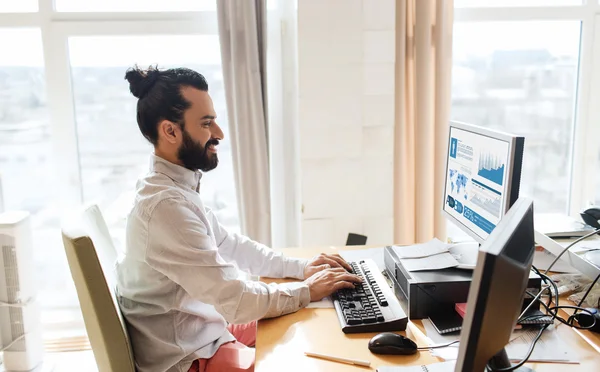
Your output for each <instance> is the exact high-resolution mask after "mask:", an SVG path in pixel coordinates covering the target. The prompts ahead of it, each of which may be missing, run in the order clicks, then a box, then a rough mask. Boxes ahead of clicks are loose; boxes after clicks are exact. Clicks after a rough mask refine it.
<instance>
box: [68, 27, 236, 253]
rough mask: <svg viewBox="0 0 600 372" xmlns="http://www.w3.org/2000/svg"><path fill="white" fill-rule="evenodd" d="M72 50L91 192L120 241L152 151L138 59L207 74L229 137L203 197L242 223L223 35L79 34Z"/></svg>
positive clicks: (85, 178) (85, 176)
mask: <svg viewBox="0 0 600 372" xmlns="http://www.w3.org/2000/svg"><path fill="white" fill-rule="evenodd" d="M191 45H193V46H194V47H193V48H190V46H191ZM69 50H70V59H71V71H72V80H73V89H74V98H75V113H76V121H77V133H78V141H79V152H80V163H81V176H82V182H83V194H84V199H85V201H86V202H95V203H98V204H99V205H100V207H101V209H102V210H103V212H104V213H105V217H106V219H107V223H108V224H109V228H110V230H111V233H112V234H113V235H114V236H115V238H117V239H118V240H119V241H118V244H121V243H122V242H120V240H121V239H122V238H123V234H124V228H125V217H126V214H127V212H129V210H128V209H129V208H130V206H131V200H132V199H131V198H132V195H133V193H134V192H135V185H136V181H137V179H138V178H139V177H140V176H142V175H143V174H145V173H146V172H147V171H148V159H149V155H150V153H151V152H152V147H151V145H150V144H149V143H148V142H147V141H146V139H145V138H144V137H143V136H142V135H141V133H140V130H139V128H138V125H137V122H136V103H137V99H136V98H135V97H133V96H132V95H131V93H130V92H129V86H128V83H127V81H125V80H124V76H125V71H126V70H127V68H129V67H131V66H133V65H135V64H138V65H139V66H144V67H145V66H149V65H151V64H152V65H155V64H158V65H159V67H160V68H170V67H189V68H191V69H194V70H196V71H198V72H200V73H202V74H203V75H204V76H205V77H206V79H207V81H208V84H209V92H210V94H211V97H212V99H213V102H214V106H215V110H216V111H217V115H218V121H219V124H220V126H221V127H222V128H223V131H224V132H225V140H224V141H222V142H221V145H220V146H219V160H220V162H219V166H218V167H217V168H216V169H215V170H213V171H210V172H208V173H206V174H205V175H204V177H203V178H202V189H201V197H202V199H203V201H204V202H205V204H206V205H207V206H208V207H210V208H212V209H213V210H214V211H216V213H217V216H218V217H219V219H220V221H221V223H223V224H224V225H225V226H227V227H229V228H230V229H231V230H232V231H239V221H238V212H237V204H236V195H235V186H234V180H233V166H232V158H231V144H230V142H229V141H228V130H227V127H228V125H227V111H226V107H225V94H224V85H223V76H222V70H221V60H220V49H219V39H218V36H217V35H213V36H207V35H189V36H187V35H182V36H101V37H72V38H70V39H69Z"/></svg>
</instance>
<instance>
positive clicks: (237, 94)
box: [217, 0, 271, 245]
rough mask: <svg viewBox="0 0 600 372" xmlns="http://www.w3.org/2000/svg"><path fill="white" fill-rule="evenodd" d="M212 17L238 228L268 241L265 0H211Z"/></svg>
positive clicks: (264, 242)
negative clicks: (214, 13)
mask: <svg viewBox="0 0 600 372" xmlns="http://www.w3.org/2000/svg"><path fill="white" fill-rule="evenodd" d="M217 18H218V22H219V41H220V44H221V59H222V65H223V81H224V83H225V98H226V101H227V118H228V120H229V136H230V139H229V140H230V141H231V149H232V155H233V168H234V174H235V182H236V189H237V197H238V205H239V210H240V222H241V228H242V233H244V234H245V235H247V236H248V237H250V238H251V239H254V240H256V241H259V242H261V243H263V244H267V245H270V244H271V205H270V204H271V203H270V191H269V189H270V187H269V185H270V181H269V158H268V147H267V143H268V137H267V136H268V132H267V119H266V118H267V115H266V112H267V109H266V104H267V102H266V84H265V82H266V79H265V77H266V76H265V73H266V69H265V38H266V35H265V31H266V24H265V22H266V3H265V0H245V1H237V0H217Z"/></svg>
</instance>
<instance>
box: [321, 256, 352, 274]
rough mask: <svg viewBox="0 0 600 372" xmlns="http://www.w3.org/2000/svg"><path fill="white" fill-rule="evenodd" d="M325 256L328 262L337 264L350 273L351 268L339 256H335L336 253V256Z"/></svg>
mask: <svg viewBox="0 0 600 372" xmlns="http://www.w3.org/2000/svg"><path fill="white" fill-rule="evenodd" d="M325 256H326V257H327V258H329V259H330V260H333V261H335V262H337V264H338V265H340V266H341V267H343V268H344V269H346V270H348V271H352V268H351V267H350V265H349V264H348V262H346V260H344V259H343V258H342V256H340V255H339V254H337V253H336V254H326V255H325Z"/></svg>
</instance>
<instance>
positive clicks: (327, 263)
mask: <svg viewBox="0 0 600 372" xmlns="http://www.w3.org/2000/svg"><path fill="white" fill-rule="evenodd" d="M329 268H333V269H335V268H343V269H345V270H346V271H350V272H351V271H352V268H351V267H350V265H348V262H346V261H345V260H344V259H343V258H342V256H340V255H339V254H325V253H321V254H320V255H318V256H315V257H313V259H312V260H310V262H309V263H308V265H306V268H304V279H306V278H310V277H311V276H312V275H313V274H314V273H318V272H319V271H321V270H325V269H329Z"/></svg>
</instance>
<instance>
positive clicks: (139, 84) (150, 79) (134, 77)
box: [125, 66, 160, 99]
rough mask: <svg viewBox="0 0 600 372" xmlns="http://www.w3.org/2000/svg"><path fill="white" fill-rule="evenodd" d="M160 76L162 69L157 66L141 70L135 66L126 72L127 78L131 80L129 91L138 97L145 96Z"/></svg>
mask: <svg viewBox="0 0 600 372" xmlns="http://www.w3.org/2000/svg"><path fill="white" fill-rule="evenodd" d="M159 77H160V71H159V70H158V68H156V67H149V68H148V69H147V70H141V69H140V68H139V67H137V66H135V67H133V68H130V69H128V70H127V72H126V73H125V80H127V81H128V82H129V91H130V92H131V94H133V95H134V96H135V97H137V98H140V99H141V98H143V97H144V96H145V95H146V94H147V93H148V92H149V91H150V89H152V87H153V86H154V83H156V81H157V80H158V78H159Z"/></svg>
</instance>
